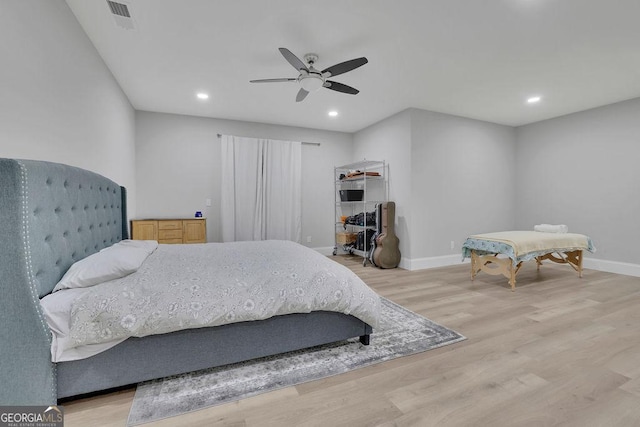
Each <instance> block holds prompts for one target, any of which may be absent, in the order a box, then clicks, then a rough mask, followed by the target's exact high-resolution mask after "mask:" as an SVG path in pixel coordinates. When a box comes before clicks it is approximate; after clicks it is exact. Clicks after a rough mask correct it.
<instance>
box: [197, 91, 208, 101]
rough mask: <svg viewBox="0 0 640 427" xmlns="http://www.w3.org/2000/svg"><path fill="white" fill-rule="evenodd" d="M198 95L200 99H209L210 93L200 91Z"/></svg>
mask: <svg viewBox="0 0 640 427" xmlns="http://www.w3.org/2000/svg"><path fill="white" fill-rule="evenodd" d="M196 96H197V97H198V99H209V95H207V94H206V93H203V92H200V93H199V94H197V95H196Z"/></svg>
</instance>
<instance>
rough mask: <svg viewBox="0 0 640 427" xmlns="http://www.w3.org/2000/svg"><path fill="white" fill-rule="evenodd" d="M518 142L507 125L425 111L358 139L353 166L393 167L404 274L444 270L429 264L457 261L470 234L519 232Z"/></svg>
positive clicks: (400, 116) (387, 122)
mask: <svg viewBox="0 0 640 427" xmlns="http://www.w3.org/2000/svg"><path fill="white" fill-rule="evenodd" d="M514 139H515V131H514V129H513V128H511V127H508V126H501V125H496V124H493V123H487V122H481V121H478V120H472V119H466V118H463V117H456V116H451V115H448V114H440V113H434V112H431V111H425V110H420V109H407V110H404V111H402V112H400V113H398V114H396V115H394V116H392V117H389V118H387V119H385V120H382V121H381V122H379V123H377V124H375V125H372V126H370V127H368V128H366V129H363V130H361V131H359V132H357V133H356V134H355V136H354V161H356V160H361V159H363V158H367V159H372V160H386V161H387V162H388V163H389V187H390V192H389V198H390V200H393V201H395V202H396V210H397V218H396V229H397V234H398V237H399V238H400V249H401V252H402V257H403V263H402V265H403V266H404V267H406V268H411V269H414V268H423V267H428V266H434V265H440V264H439V263H438V262H434V261H432V260H431V258H437V257H442V256H447V255H454V254H455V255H454V256H455V257H459V254H460V247H461V245H462V242H463V241H464V239H465V238H466V237H467V236H468V235H469V234H473V233H481V232H489V231H498V230H505V229H511V228H513V227H514V215H515V205H514V196H515V183H514V180H513V176H514V173H515V170H514V169H515V166H514V165H515V144H514ZM492 178H495V179H492ZM452 240H453V241H454V248H453V249H451V241H452ZM447 263H450V261H445V262H444V263H443V264H447Z"/></svg>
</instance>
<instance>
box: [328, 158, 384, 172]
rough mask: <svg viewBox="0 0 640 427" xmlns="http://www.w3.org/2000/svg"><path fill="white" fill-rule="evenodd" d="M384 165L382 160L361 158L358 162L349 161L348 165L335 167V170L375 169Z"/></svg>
mask: <svg viewBox="0 0 640 427" xmlns="http://www.w3.org/2000/svg"><path fill="white" fill-rule="evenodd" d="M382 167H384V162H381V161H374V160H363V161H360V162H355V163H351V164H348V165H342V166H340V167H337V168H336V170H353V169H366V170H371V169H377V168H382Z"/></svg>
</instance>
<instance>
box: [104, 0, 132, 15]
mask: <svg viewBox="0 0 640 427" xmlns="http://www.w3.org/2000/svg"><path fill="white" fill-rule="evenodd" d="M107 3H108V4H109V8H110V9H111V13H113V14H114V15H118V16H124V17H125V18H131V15H130V14H129V7H128V6H127V5H126V4H124V3H116V2H114V1H109V0H107Z"/></svg>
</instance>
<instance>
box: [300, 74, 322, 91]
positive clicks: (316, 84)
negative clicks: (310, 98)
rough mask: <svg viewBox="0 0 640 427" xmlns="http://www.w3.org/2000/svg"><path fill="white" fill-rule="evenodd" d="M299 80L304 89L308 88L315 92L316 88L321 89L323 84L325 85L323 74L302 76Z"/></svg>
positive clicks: (307, 89)
mask: <svg viewBox="0 0 640 427" xmlns="http://www.w3.org/2000/svg"><path fill="white" fill-rule="evenodd" d="M299 82H300V86H302V89H304V90H306V91H307V92H315V91H316V90H318V89H320V88H321V87H322V85H324V79H323V78H322V77H321V76H319V75H315V74H309V75H307V76H300V79H299Z"/></svg>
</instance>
